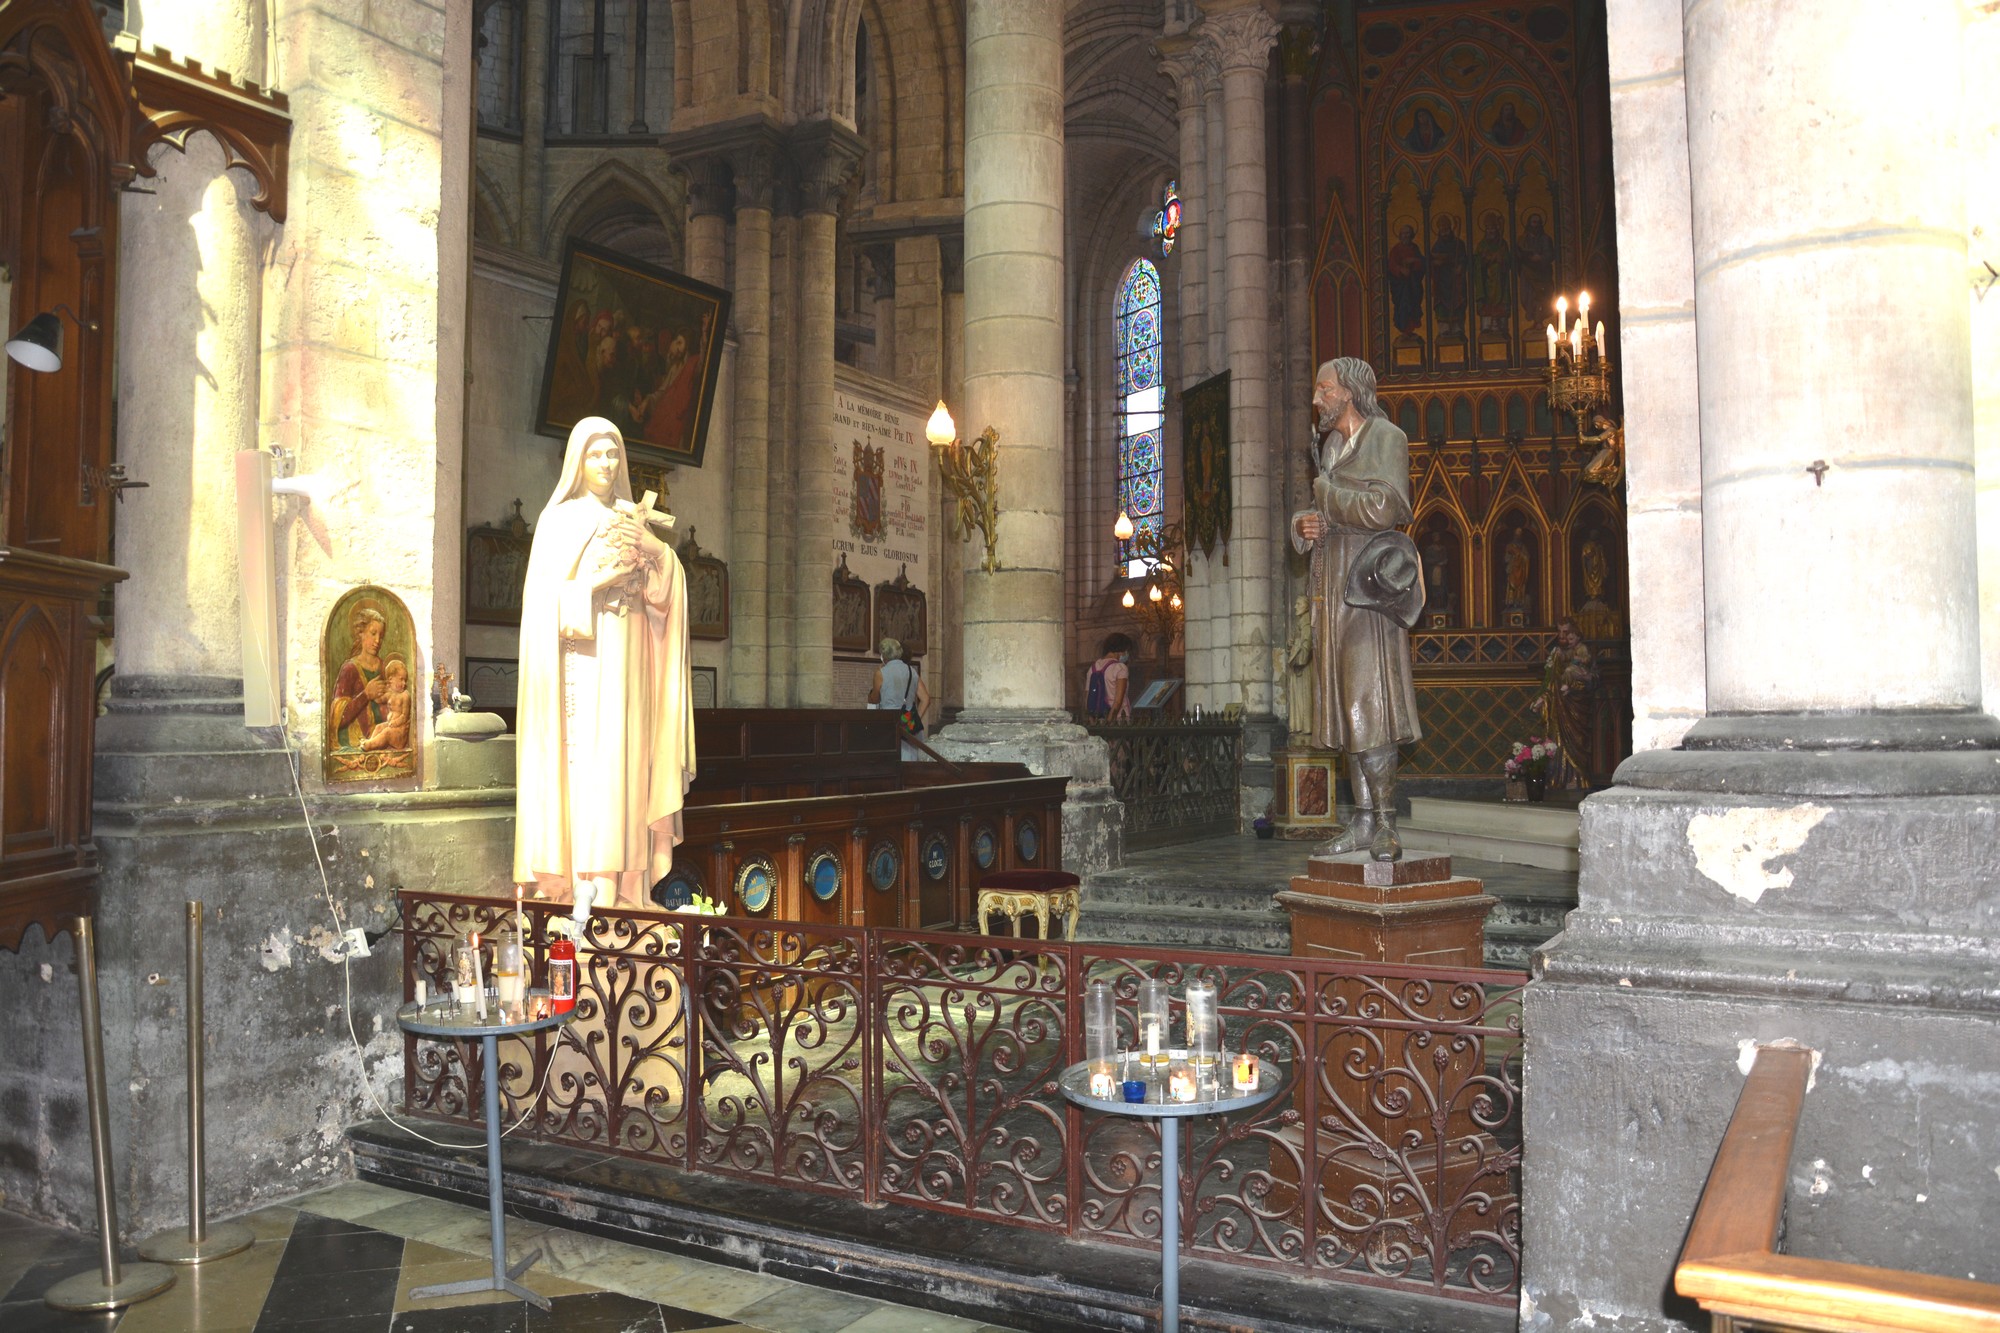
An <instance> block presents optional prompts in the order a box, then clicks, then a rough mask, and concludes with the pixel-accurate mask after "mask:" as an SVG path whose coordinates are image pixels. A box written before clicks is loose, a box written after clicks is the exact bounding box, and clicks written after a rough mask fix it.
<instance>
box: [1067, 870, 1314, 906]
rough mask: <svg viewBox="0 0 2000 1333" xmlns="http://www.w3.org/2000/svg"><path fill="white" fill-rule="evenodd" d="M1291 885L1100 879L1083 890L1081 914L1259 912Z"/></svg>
mask: <svg viewBox="0 0 2000 1333" xmlns="http://www.w3.org/2000/svg"><path fill="white" fill-rule="evenodd" d="M1289 887H1290V885H1289V884H1287V883H1285V882H1283V881H1279V882H1277V883H1274V884H1269V885H1265V884H1254V885H1240V884H1203V885H1192V884H1148V883H1139V882H1124V883H1106V882H1105V880H1104V878H1103V877H1096V878H1093V879H1092V880H1091V882H1090V887H1089V888H1088V889H1086V890H1084V895H1083V910H1084V911H1085V912H1089V911H1091V910H1093V909H1095V908H1099V907H1107V908H1140V907H1158V908H1165V909H1168V910H1181V911H1195V910H1197V909H1201V910H1208V911H1242V912H1256V911H1262V910H1263V909H1264V908H1266V907H1269V906H1270V905H1271V895H1272V894H1274V893H1276V892H1278V891H1279V890H1280V889H1284V888H1289Z"/></svg>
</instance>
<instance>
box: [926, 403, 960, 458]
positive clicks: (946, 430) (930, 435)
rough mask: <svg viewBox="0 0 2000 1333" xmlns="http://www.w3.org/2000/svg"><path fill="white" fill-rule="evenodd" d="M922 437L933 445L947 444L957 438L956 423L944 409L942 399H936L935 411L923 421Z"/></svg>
mask: <svg viewBox="0 0 2000 1333" xmlns="http://www.w3.org/2000/svg"><path fill="white" fill-rule="evenodd" d="M924 438H925V439H927V440H929V441H930V442H931V443H932V444H935V445H940V446H942V445H947V444H950V443H951V442H952V441H953V440H955V439H957V438H958V423H957V422H955V421H953V420H952V419H951V413H950V412H948V411H946V410H945V405H944V399H942V398H940V399H938V405H937V411H935V412H933V413H931V419H930V420H929V421H927V422H925V423H924Z"/></svg>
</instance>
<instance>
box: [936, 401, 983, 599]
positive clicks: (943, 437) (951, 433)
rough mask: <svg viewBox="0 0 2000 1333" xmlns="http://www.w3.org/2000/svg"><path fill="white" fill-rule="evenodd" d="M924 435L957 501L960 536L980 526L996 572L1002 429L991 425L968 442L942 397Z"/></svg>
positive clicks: (966, 538) (967, 535)
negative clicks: (963, 437) (960, 433)
mask: <svg viewBox="0 0 2000 1333" xmlns="http://www.w3.org/2000/svg"><path fill="white" fill-rule="evenodd" d="M924 438H925V439H927V440H929V441H930V442H931V454H932V456H933V457H934V458H936V459H937V465H938V475H939V476H941V477H943V478H944V484H945V489H946V490H948V491H950V492H951V494H952V497H953V498H954V499H956V500H957V501H958V526H959V540H961V541H970V540H971V538H972V531H973V529H974V528H977V529H978V530H979V534H980V535H981V536H982V537H984V538H985V539H986V572H987V573H988V574H991V573H993V572H994V570H996V569H998V568H999V554H998V543H999V537H1000V432H999V431H998V430H997V429H996V428H994V427H992V426H988V427H987V428H986V429H985V430H984V431H982V432H980V435H979V438H978V439H976V440H974V441H973V442H972V443H971V444H969V445H968V444H966V443H965V442H964V441H963V440H960V439H959V438H958V425H957V423H956V422H954V421H953V420H952V419H951V413H950V412H948V411H946V410H945V405H944V403H943V401H942V400H940V401H939V403H938V405H937V410H936V411H935V412H933V413H931V419H930V422H929V423H928V424H927V425H926V426H925V427H924Z"/></svg>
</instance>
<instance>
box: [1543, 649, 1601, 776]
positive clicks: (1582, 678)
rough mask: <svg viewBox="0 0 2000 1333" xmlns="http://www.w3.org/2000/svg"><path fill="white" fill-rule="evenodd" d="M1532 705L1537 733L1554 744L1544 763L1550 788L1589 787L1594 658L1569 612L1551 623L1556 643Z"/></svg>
mask: <svg viewBox="0 0 2000 1333" xmlns="http://www.w3.org/2000/svg"><path fill="white" fill-rule="evenodd" d="M1536 706H1537V708H1538V709H1539V710H1540V712H1541V715H1542V735H1543V736H1545V737H1547V738H1548V739H1549V740H1552V741H1554V742H1556V744H1557V746H1558V747H1559V748H1558V749H1557V750H1556V757H1555V762H1554V763H1553V764H1551V765H1550V767H1549V787H1550V789H1551V790H1557V791H1561V790H1572V791H1586V790H1588V789H1589V788H1590V785H1591V777H1590V763H1591V755H1592V753H1593V752H1594V750H1595V749H1596V739H1597V658H1596V655H1595V654H1594V653H1592V652H1591V650H1590V645H1589V644H1587V643H1585V642H1584V641H1583V636H1582V635H1581V634H1579V633H1578V632H1577V628H1576V622H1575V621H1574V620H1571V619H1570V618H1569V617H1568V616H1564V617H1563V618H1562V619H1561V620H1560V621H1558V622H1557V623H1556V644H1555V647H1554V648H1553V649H1551V650H1550V652H1549V657H1548V661H1547V662H1545V663H1543V665H1542V697H1541V698H1540V699H1539V700H1537V701H1536Z"/></svg>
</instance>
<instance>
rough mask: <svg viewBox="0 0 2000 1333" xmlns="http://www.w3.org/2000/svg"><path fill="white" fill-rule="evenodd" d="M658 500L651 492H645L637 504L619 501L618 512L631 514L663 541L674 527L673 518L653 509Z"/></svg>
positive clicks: (664, 511) (660, 510)
mask: <svg viewBox="0 0 2000 1333" xmlns="http://www.w3.org/2000/svg"><path fill="white" fill-rule="evenodd" d="M659 498H660V497H659V496H658V495H656V494H654V493H653V492H652V491H647V492H646V493H645V494H644V495H642V496H640V497H639V503H637V504H633V503H632V502H631V501H629V500H621V501H619V502H618V512H619V513H621V514H631V515H632V516H633V517H635V518H637V519H638V520H639V522H641V523H642V524H644V525H645V526H647V527H649V528H651V529H652V530H653V531H654V532H655V533H657V534H658V535H659V537H660V539H661V540H662V541H665V540H666V536H667V532H668V531H669V530H670V529H671V528H672V527H673V526H674V516H673V515H672V514H669V513H668V512H667V511H666V510H664V509H656V508H654V505H656V504H657V503H658V502H659Z"/></svg>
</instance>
